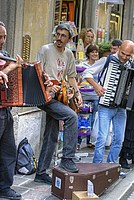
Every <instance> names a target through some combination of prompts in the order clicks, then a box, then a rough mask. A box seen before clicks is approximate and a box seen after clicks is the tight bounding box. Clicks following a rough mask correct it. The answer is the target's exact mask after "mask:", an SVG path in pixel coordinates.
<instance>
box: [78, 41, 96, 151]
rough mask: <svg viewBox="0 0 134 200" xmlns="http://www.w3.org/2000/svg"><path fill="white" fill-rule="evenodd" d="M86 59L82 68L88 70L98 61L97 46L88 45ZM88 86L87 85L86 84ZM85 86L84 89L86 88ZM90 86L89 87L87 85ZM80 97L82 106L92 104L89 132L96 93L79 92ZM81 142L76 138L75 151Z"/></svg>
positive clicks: (92, 121)
mask: <svg viewBox="0 0 134 200" xmlns="http://www.w3.org/2000/svg"><path fill="white" fill-rule="evenodd" d="M86 57H87V60H86V61H85V62H83V66H84V67H86V68H88V67H90V66H91V65H93V64H94V63H95V61H97V60H98V59H99V48H98V46H97V45H94V44H93V45H89V46H88V48H87V51H86ZM94 78H95V80H96V81H98V75H97V76H95V77H94ZM85 82H86V80H83V81H82V82H81V86H82V85H83V84H85ZM87 84H88V85H89V83H87ZM87 84H86V88H87V87H88V86H87ZM89 86H90V85H89ZM81 95H82V99H83V105H84V104H91V103H92V107H93V111H92V116H91V118H90V120H91V130H92V127H93V123H94V119H95V113H96V111H97V109H98V99H99V97H98V95H97V94H96V92H95V91H94V90H93V91H92V92H81ZM81 142H82V137H81V136H78V145H77V149H80V145H81ZM87 146H88V147H91V146H92V144H91V143H90V135H87Z"/></svg>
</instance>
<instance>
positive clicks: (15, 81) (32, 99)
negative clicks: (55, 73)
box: [0, 62, 51, 106]
mask: <svg viewBox="0 0 134 200" xmlns="http://www.w3.org/2000/svg"><path fill="white" fill-rule="evenodd" d="M8 79H9V82H8V88H7V89H5V91H1V102H0V106H40V105H44V104H45V103H47V102H49V101H50V100H51V96H50V94H49V91H47V87H46V86H45V85H44V82H45V80H43V75H42V68H41V64H40V62H35V63H33V64H28V65H27V66H26V67H25V68H17V69H16V70H14V71H12V72H11V73H10V74H9V76H8Z"/></svg>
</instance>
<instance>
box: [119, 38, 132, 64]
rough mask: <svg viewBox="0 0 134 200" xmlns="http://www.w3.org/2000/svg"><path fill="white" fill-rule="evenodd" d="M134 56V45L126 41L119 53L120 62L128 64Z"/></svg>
mask: <svg viewBox="0 0 134 200" xmlns="http://www.w3.org/2000/svg"><path fill="white" fill-rule="evenodd" d="M133 54H134V43H133V42H132V41H131V40H124V42H123V43H122V45H121V46H120V48H119V51H118V57H119V60H120V61H121V62H122V63H126V62H127V61H128V60H129V59H130V58H131V57H132V56H133Z"/></svg>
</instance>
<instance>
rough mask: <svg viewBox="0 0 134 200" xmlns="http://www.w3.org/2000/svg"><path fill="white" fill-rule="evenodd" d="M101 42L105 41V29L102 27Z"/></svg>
mask: <svg viewBox="0 0 134 200" xmlns="http://www.w3.org/2000/svg"><path fill="white" fill-rule="evenodd" d="M101 42H102V43H104V42H105V29H104V28H103V29H102V41H101Z"/></svg>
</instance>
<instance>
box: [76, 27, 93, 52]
mask: <svg viewBox="0 0 134 200" xmlns="http://www.w3.org/2000/svg"><path fill="white" fill-rule="evenodd" d="M79 39H82V41H83V44H84V51H85V54H86V51H87V48H88V46H89V45H93V44H94V43H95V32H94V29H92V28H82V29H81V32H80V35H79Z"/></svg>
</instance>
